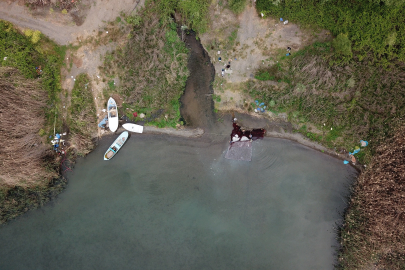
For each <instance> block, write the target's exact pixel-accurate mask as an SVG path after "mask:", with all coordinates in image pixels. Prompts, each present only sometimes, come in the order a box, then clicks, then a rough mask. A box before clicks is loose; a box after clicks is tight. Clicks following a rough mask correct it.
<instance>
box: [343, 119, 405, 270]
mask: <svg viewBox="0 0 405 270" xmlns="http://www.w3.org/2000/svg"><path fill="white" fill-rule="evenodd" d="M404 134H405V127H404V126H403V127H401V128H398V129H397V130H396V131H395V136H394V137H393V138H392V139H390V140H389V141H387V142H386V143H383V144H382V145H380V146H379V147H378V148H377V154H376V155H375V157H374V158H373V160H372V162H371V164H370V166H369V168H368V169H367V170H366V171H365V172H364V173H362V174H361V175H360V177H359V179H358V182H357V183H356V186H355V187H354V193H353V195H352V198H351V205H350V208H349V209H348V211H347V213H346V215H345V224H344V226H343V228H342V229H341V233H340V241H341V245H342V249H341V253H340V258H339V262H340V268H342V269H370V268H371V266H372V267H374V268H373V269H392V270H394V269H398V270H399V269H405V162H404V161H405V135H404Z"/></svg>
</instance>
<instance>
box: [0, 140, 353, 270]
mask: <svg viewBox="0 0 405 270" xmlns="http://www.w3.org/2000/svg"><path fill="white" fill-rule="evenodd" d="M114 139H115V138H113V137H111V138H107V139H106V140H104V141H103V142H101V145H100V146H99V147H98V148H97V149H96V150H95V151H94V152H93V153H91V154H90V155H89V156H88V157H86V158H84V159H82V160H80V161H79V162H78V164H77V166H76V168H75V169H74V171H73V173H71V174H70V175H69V184H68V187H67V189H66V191H65V192H63V193H62V194H61V195H60V196H59V197H58V198H57V199H55V200H54V201H53V202H52V203H50V204H48V205H46V206H45V207H43V208H41V209H38V210H35V211H31V212H29V213H28V214H26V215H24V216H22V217H20V218H18V219H17V220H14V221H12V222H10V223H9V224H7V225H5V226H2V227H0V269H2V270H6V269H266V270H268V269H275V270H280V269H294V270H295V269H322V270H325V269H333V263H334V252H335V247H336V245H337V243H336V241H335V233H334V224H335V222H339V221H340V215H339V213H338V211H342V210H343V208H344V207H345V197H344V196H345V195H347V190H348V189H347V186H348V184H349V183H350V181H352V179H353V177H354V173H355V171H354V170H353V169H352V168H351V167H349V166H346V165H343V164H342V161H340V160H337V159H335V158H332V157H330V156H327V155H323V154H321V153H319V152H316V151H313V150H311V149H309V148H307V147H304V146H301V145H299V144H296V143H292V142H290V141H287V140H282V139H270V138H265V139H264V140H262V141H255V142H254V143H253V158H252V162H243V161H233V160H227V159H224V155H225V150H226V148H227V141H226V139H224V140H222V141H219V142H214V143H212V142H211V143H209V142H204V141H201V140H200V141H196V140H184V139H178V138H172V137H162V136H145V135H133V136H132V137H131V138H130V139H129V140H128V142H127V144H126V145H125V147H124V148H122V149H121V150H120V152H119V154H118V155H117V156H116V157H114V158H113V159H112V160H111V161H108V162H106V161H103V153H104V151H105V149H106V147H107V146H108V145H109V144H110V143H111V142H112V141H113V140H114Z"/></svg>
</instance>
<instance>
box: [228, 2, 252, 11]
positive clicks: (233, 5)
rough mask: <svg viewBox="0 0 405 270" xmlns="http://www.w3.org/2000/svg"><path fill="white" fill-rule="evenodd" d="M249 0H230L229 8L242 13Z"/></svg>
mask: <svg viewBox="0 0 405 270" xmlns="http://www.w3.org/2000/svg"><path fill="white" fill-rule="evenodd" d="M246 3H247V0H229V1H228V5H229V9H230V10H232V11H233V12H235V13H236V14H239V13H241V12H242V11H243V10H244V9H245V7H246Z"/></svg>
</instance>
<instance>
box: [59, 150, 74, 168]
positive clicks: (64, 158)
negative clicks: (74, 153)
mask: <svg viewBox="0 0 405 270" xmlns="http://www.w3.org/2000/svg"><path fill="white" fill-rule="evenodd" d="M63 152H64V154H63V159H62V161H61V162H60V165H61V167H62V169H63V166H65V167H66V169H65V170H64V171H63V173H65V172H66V171H72V169H71V168H69V167H68V166H66V165H65V164H64V162H65V161H66V160H67V159H66V152H65V151H63Z"/></svg>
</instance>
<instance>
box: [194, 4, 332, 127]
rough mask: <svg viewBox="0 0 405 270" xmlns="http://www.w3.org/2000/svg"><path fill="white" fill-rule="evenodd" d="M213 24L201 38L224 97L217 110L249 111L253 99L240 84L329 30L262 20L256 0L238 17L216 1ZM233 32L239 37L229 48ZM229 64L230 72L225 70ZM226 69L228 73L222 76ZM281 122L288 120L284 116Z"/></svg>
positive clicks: (217, 88) (217, 87)
mask: <svg viewBox="0 0 405 270" xmlns="http://www.w3.org/2000/svg"><path fill="white" fill-rule="evenodd" d="M287 19H288V18H287ZM210 21H211V26H210V30H209V31H208V32H207V33H205V34H203V35H201V42H202V44H203V46H204V48H205V49H206V50H207V51H208V53H209V55H210V57H211V61H212V63H213V64H214V67H215V76H216V79H215V80H216V83H214V94H215V95H219V96H220V97H221V101H220V102H216V103H215V108H217V109H218V110H224V111H239V112H246V105H245V104H246V103H247V104H250V103H251V102H253V100H252V98H251V97H250V96H248V95H247V94H244V93H243V92H242V87H241V83H243V82H245V81H247V80H249V79H254V72H255V71H256V70H257V69H259V68H261V67H268V66H269V65H273V64H275V63H276V62H275V60H273V59H275V58H276V56H278V55H285V54H286V53H287V47H291V48H292V52H296V51H298V50H299V49H302V48H303V47H305V46H306V45H308V44H310V43H312V42H314V41H316V40H319V41H322V40H325V39H328V38H329V34H328V32H327V31H319V32H318V33H315V32H313V31H312V30H307V29H302V28H300V27H299V26H298V25H296V24H292V23H288V24H283V23H280V21H279V20H278V19H275V18H270V17H265V18H262V17H261V16H260V15H259V14H258V12H257V11H256V8H255V6H254V2H253V1H251V3H250V2H249V4H248V6H247V7H246V8H245V10H244V11H243V12H242V13H241V14H240V15H239V16H236V15H235V14H234V13H232V12H231V11H230V10H228V9H226V7H225V6H221V5H220V4H219V1H215V2H214V4H213V5H212V8H211V12H210ZM233 31H237V37H236V39H235V42H234V44H233V45H232V44H231V45H230V44H229V43H230V40H231V38H232V37H231V36H232V32H233ZM220 57H221V61H219V58H220ZM228 64H229V65H230V69H226V66H227V65H228ZM223 69H225V74H224V76H223V77H222V74H221V73H222V70H223ZM269 83H275V84H277V83H276V82H269ZM261 115H262V116H266V117H268V118H270V119H272V120H275V118H277V117H276V116H275V115H273V114H272V113H271V112H268V113H266V114H261ZM280 120H286V119H285V117H284V115H281V119H280Z"/></svg>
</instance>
